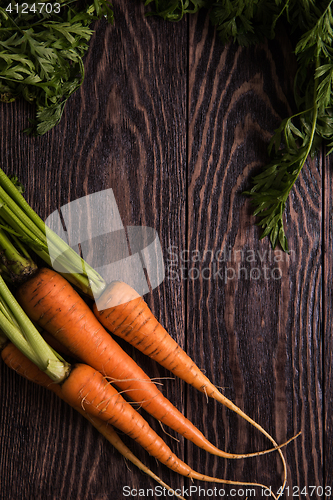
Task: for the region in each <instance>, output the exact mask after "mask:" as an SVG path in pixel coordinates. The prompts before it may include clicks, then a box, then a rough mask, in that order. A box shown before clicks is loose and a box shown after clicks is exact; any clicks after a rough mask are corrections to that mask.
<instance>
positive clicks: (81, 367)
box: [0, 170, 286, 498]
mask: <svg viewBox="0 0 333 500" xmlns="http://www.w3.org/2000/svg"><path fill="white" fill-rule="evenodd" d="M0 218H1V219H2V221H3V223H2V227H3V228H4V232H5V233H7V234H5V235H4V241H6V242H7V243H6V244H2V243H1V240H0V245H1V246H2V248H3V252H4V253H3V255H4V256H5V258H6V256H7V262H9V261H11V262H12V259H11V260H10V259H9V256H10V255H11V256H12V253H10V252H13V250H12V248H11V247H12V246H13V247H14V248H15V247H17V244H16V243H17V241H16V240H18V241H19V242H20V243H19V244H20V250H21V246H23V243H22V242H24V245H28V246H29V247H30V249H32V250H33V251H34V252H35V253H37V254H38V255H39V257H41V258H42V259H44V261H45V262H46V263H47V264H49V265H50V263H51V259H50V251H52V246H53V247H54V248H57V249H58V250H59V249H60V251H61V252H62V255H63V257H62V261H61V263H62V266H63V268H64V276H66V278H68V279H70V280H71V281H72V283H74V284H75V285H76V286H77V287H79V290H81V291H82V292H83V293H85V294H90V295H91V296H94V297H96V296H99V299H98V302H97V304H95V305H94V308H93V311H92V310H91V309H90V308H89V307H88V305H87V304H86V302H85V300H84V299H83V298H82V297H81V296H80V295H79V293H78V292H77V291H75V290H74V288H73V287H72V286H71V284H70V283H69V282H68V281H67V279H65V278H64V277H63V276H61V275H60V274H59V273H56V272H55V271H54V270H52V269H50V268H47V267H45V268H40V269H38V270H36V269H35V268H34V266H33V265H32V264H31V259H30V256H29V255H28V254H27V252H26V251H24V252H25V253H24V258H26V259H27V260H28V267H29V269H31V268H32V271H31V272H29V273H27V274H28V275H29V277H28V278H27V279H26V280H25V281H24V282H23V284H21V285H19V287H18V288H17V292H16V299H17V300H16V299H14V297H13V296H12V295H11V292H10V290H9V288H8V287H7V285H6V283H5V281H4V280H3V279H2V278H1V276H0V297H1V299H2V300H1V304H2V305H1V306H0V328H1V330H2V331H3V332H4V333H5V335H6V336H7V337H8V338H9V339H10V341H11V343H10V344H7V345H6V346H5V347H4V348H3V349H2V359H3V360H4V361H5V362H6V363H7V364H8V366H10V367H12V368H14V369H15V370H16V371H18V372H19V373H21V374H22V375H23V376H26V377H28V378H30V379H32V380H34V381H35V382H36V383H39V384H40V385H43V386H46V387H48V388H50V389H52V390H54V391H55V392H56V393H57V394H58V396H60V397H61V398H63V399H64V400H65V401H66V402H67V403H69V404H70V405H71V406H73V407H74V408H76V409H77V410H79V411H80V412H81V413H82V412H84V415H85V416H86V417H87V418H88V419H89V420H90V421H91V422H92V423H93V425H95V426H96V427H97V428H98V429H99V430H100V432H102V433H103V434H104V435H106V437H107V439H109V440H110V442H112V443H113V444H114V445H115V446H116V447H117V446H118V449H120V451H121V453H124V454H126V456H128V457H129V458H130V460H132V462H133V463H136V465H138V466H139V467H140V468H141V469H142V470H144V469H143V468H144V466H143V464H142V463H141V462H139V461H137V459H135V457H134V456H133V455H132V454H131V453H130V451H129V450H128V449H125V448H124V445H123V444H121V445H119V443H120V440H119V437H117V434H116V433H115V431H113V430H112V428H113V427H116V428H117V429H119V430H121V431H122V432H124V433H126V434H127V435H129V436H130V437H131V438H133V439H134V440H135V441H136V442H137V443H139V444H140V445H141V446H142V447H143V448H144V449H145V450H146V451H148V453H149V454H151V455H152V456H154V457H155V458H156V459H158V460H159V461H160V462H161V463H163V464H164V465H166V466H168V467H169V468H170V469H172V470H173V471H175V472H177V473H179V474H181V475H183V476H187V477H189V478H192V479H197V480H202V481H207V482H212V481H213V482H218V483H228V484H248V485H257V486H261V487H262V488H266V486H264V485H259V484H258V483H246V482H236V481H229V480H227V479H219V478H214V477H209V476H206V475H204V474H201V473H199V472H196V471H194V470H192V469H191V468H190V467H189V466H188V465H187V464H186V463H184V462H183V461H181V460H180V459H179V458H178V457H177V456H176V455H175V454H174V453H173V452H172V450H171V449H170V448H169V447H168V446H167V445H166V443H165V442H164V441H163V440H162V439H161V437H160V436H159V435H158V434H157V433H156V432H154V431H153V430H152V429H151V428H150V426H149V425H148V423H147V422H146V420H144V418H143V417H142V416H141V414H140V413H138V412H137V411H136V410H135V409H134V408H133V406H132V405H131V404H130V403H129V401H127V400H125V399H124V397H123V396H122V394H121V393H124V394H126V396H127V397H128V398H129V399H130V400H132V401H134V402H137V403H139V404H140V406H141V407H143V408H144V409H145V410H146V411H147V412H148V413H150V414H151V415H152V416H153V417H155V418H156V419H157V420H159V421H160V422H162V423H163V424H165V425H167V426H169V427H170V428H172V429H174V430H175V431H176V432H178V433H180V434H181V435H183V436H184V437H185V438H187V439H189V440H191V441H192V442H193V443H194V444H196V445H197V446H199V447H201V448H202V449H204V450H206V451H207V452H209V453H212V454H215V455H217V456H220V457H224V458H232V459H236V458H244V457H247V456H255V455H259V454H263V453H268V452H271V451H274V450H276V451H277V452H278V453H279V454H280V457H281V460H282V463H283V474H284V478H283V487H282V490H283V488H284V486H285V484H286V462H285V459H284V456H283V454H282V451H281V446H280V447H279V446H278V444H277V443H276V442H275V440H274V439H273V438H272V437H271V436H270V435H269V434H268V433H267V432H266V431H265V430H264V429H263V428H262V427H261V426H260V425H259V424H258V423H256V422H255V421H254V420H252V419H251V418H250V417H249V416H247V415H246V414H245V413H244V412H243V411H241V410H240V409H239V408H238V407H237V406H235V405H234V404H233V403H232V402H231V401H230V400H228V399H227V398H226V397H225V396H223V394H221V392H220V391H218V390H217V388H216V387H215V386H214V385H213V384H212V383H211V382H210V381H209V380H208V378H207V377H206V376H205V375H204V374H203V373H202V372H201V371H200V370H199V368H198V367H197V366H196V365H195V363H194V362H193V361H192V360H191V359H190V358H189V356H187V354H186V353H185V352H184V351H183V350H182V349H181V348H180V346H179V345H178V344H177V343H176V342H175V341H174V340H173V339H172V338H171V337H170V335H169V334H168V333H167V332H166V331H165V330H164V328H163V327H162V326H161V325H160V324H159V323H158V321H157V319H156V318H155V317H154V316H153V315H152V313H151V311H150V310H149V308H148V306H147V304H146V303H145V302H144V301H143V299H142V297H140V296H139V295H138V294H137V293H136V292H135V291H134V290H133V289H131V288H130V287H129V286H128V285H126V284H124V283H119V282H115V283H112V284H110V285H108V286H106V284H105V283H104V281H103V279H102V278H101V277H100V276H99V275H98V273H96V271H94V270H93V269H91V268H90V267H89V266H88V265H87V264H86V263H85V262H81V261H80V260H82V259H81V258H80V257H79V256H78V255H77V254H76V253H75V252H74V251H72V250H71V249H70V248H69V247H68V246H67V245H66V243H65V242H63V241H62V240H61V239H60V238H59V237H58V236H57V235H56V234H54V233H52V232H50V231H49V230H48V231H47V238H46V228H45V225H44V222H43V221H42V220H41V219H40V218H39V217H38V216H37V214H36V213H35V212H34V211H33V210H32V209H31V207H30V206H29V205H28V204H27V202H26V201H25V199H24V198H23V196H22V195H21V194H20V193H19V192H18V190H17V189H16V187H15V185H14V184H13V183H12V182H11V180H10V179H9V178H8V177H7V176H6V175H5V174H4V172H2V171H1V170H0ZM13 237H14V238H15V241H13V240H12V238H13ZM50 245H51V248H50ZM24 248H25V247H24ZM61 252H60V253H61ZM58 254H59V252H58ZM4 263H5V261H4ZM82 264H83V266H82ZM80 269H85V270H86V274H85V275H84V274H82V273H80V272H78V270H80ZM15 273H16V271H14V274H15ZM18 274H19V275H21V274H22V271H20V270H19V272H18ZM6 276H7V279H8V280H9V281H11V282H13V281H16V278H15V279H14V278H13V271H11V272H9V273H8V274H7V275H6ZM15 276H16V274H15ZM36 324H37V325H39V327H41V328H42V329H44V330H45V331H47V332H48V333H49V334H51V335H52V336H53V337H54V338H55V339H56V340H57V341H58V342H59V343H60V344H58V345H61V346H64V347H65V348H67V349H68V350H69V351H70V353H71V354H72V355H73V356H74V357H75V358H76V359H78V360H79V361H78V362H77V363H76V364H74V365H70V364H69V363H67V362H66V361H65V360H64V359H63V358H62V356H61V355H59V354H58V352H56V351H55V350H54V349H52V348H51V347H50V345H49V344H48V343H47V342H46V341H45V340H44V339H43V338H42V336H41V335H40V333H39V331H38V330H37V328H36V326H35V325H36ZM102 324H103V325H104V326H105V327H106V329H107V330H110V331H111V332H113V333H115V334H116V335H119V336H121V337H122V338H124V339H125V340H127V341H128V342H130V343H131V344H132V345H134V346H135V347H137V348H138V349H140V350H141V351H142V352H144V353H145V354H147V355H148V356H150V357H152V358H153V359H155V360H156V361H157V362H158V363H160V364H161V365H163V366H164V367H166V368H167V369H168V370H170V371H171V372H172V373H173V374H175V375H176V376H177V377H180V378H182V379H183V380H185V381H186V382H187V383H189V384H191V385H192V386H193V387H195V388H196V389H198V390H200V391H201V392H204V393H205V394H207V395H208V396H209V397H212V398H214V399H215V400H217V401H219V402H221V403H222V404H223V405H225V406H227V407H228V408H229V409H231V410H233V411H234V412H236V413H237V414H238V415H240V416H241V417H242V418H244V419H246V420H247V421H248V422H249V423H251V424H252V425H253V426H255V427H256V428H257V429H258V430H259V431H260V432H262V433H263V434H264V435H265V436H266V437H267V438H268V439H269V440H270V442H271V443H272V445H273V448H271V449H269V450H264V451H260V452H255V453H251V454H235V453H227V452H225V451H223V450H220V449H219V448H217V447H216V446H214V445H213V444H212V443H210V442H209V441H208V440H207V439H206V438H205V437H204V436H203V434H202V433H201V432H200V431H199V430H198V429H197V428H196V427H195V426H194V425H193V424H192V423H191V422H190V421H189V420H188V419H187V418H186V417H185V416H184V415H182V414H181V413H180V412H179V411H178V410H177V409H176V408H175V407H174V406H173V405H172V403H171V402H170V401H168V400H167V399H166V398H165V397H164V396H163V395H162V393H161V392H160V391H159V389H158V388H157V386H156V385H155V384H154V383H153V381H152V380H151V379H150V378H149V377H148V376H147V375H146V374H145V372H144V371H143V370H142V369H141V368H140V367H139V366H138V365H137V364H136V363H135V362H134V360H133V359H132V358H131V357H130V356H128V355H127V354H126V353H125V352H124V351H123V350H122V349H121V348H120V346H119V345H118V344H117V342H115V341H114V340H113V338H112V337H111V336H110V334H109V333H108V331H107V330H106V329H105V328H104V327H103V326H102ZM119 391H120V392H119ZM110 426H112V427H110ZM284 444H286V443H284ZM135 460H136V462H135ZM146 472H148V473H149V474H150V475H152V474H153V473H152V472H151V471H149V469H147V468H146ZM155 479H156V477H155ZM157 480H159V478H157ZM159 481H160V480H159ZM271 494H272V496H273V497H274V498H277V497H276V496H275V495H274V494H273V493H271ZM280 495H281V494H279V495H278V497H279V496H280Z"/></svg>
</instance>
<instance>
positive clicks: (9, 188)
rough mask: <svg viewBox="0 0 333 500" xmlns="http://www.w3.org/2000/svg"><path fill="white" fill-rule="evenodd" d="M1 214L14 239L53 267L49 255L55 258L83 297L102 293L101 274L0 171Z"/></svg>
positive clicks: (102, 281)
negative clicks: (51, 227) (56, 231)
mask: <svg viewBox="0 0 333 500" xmlns="http://www.w3.org/2000/svg"><path fill="white" fill-rule="evenodd" d="M0 213H1V215H2V217H3V219H4V220H5V221H6V223H7V224H9V226H10V227H11V228H13V229H14V231H15V232H16V234H17V236H18V237H20V238H22V239H23V241H24V243H25V244H27V245H28V246H29V247H31V248H32V249H33V250H34V251H35V252H36V254H37V255H39V256H40V257H41V258H42V259H43V260H44V261H45V262H46V263H47V264H49V265H52V262H51V258H50V255H51V256H52V255H53V256H55V255H56V256H57V260H58V261H59V264H60V265H61V266H62V267H63V269H64V271H63V273H64V274H66V278H67V279H68V280H69V281H71V282H72V283H74V284H75V285H76V286H79V287H80V288H81V290H82V291H83V292H84V293H85V294H88V295H90V296H91V297H96V296H99V295H100V294H101V293H102V291H103V290H104V288H105V286H106V284H105V281H104V280H103V278H102V277H101V276H100V274H99V273H98V272H97V271H95V269H93V268H92V267H91V266H89V264H87V263H86V262H85V261H84V260H83V259H82V257H81V256H80V255H78V254H77V253H76V252H75V250H73V249H72V248H71V247H70V246H69V245H68V244H67V243H66V242H65V241H64V240H63V239H62V238H60V237H59V236H58V235H57V234H56V233H55V232H54V231H52V230H51V229H50V228H48V227H47V226H46V225H45V223H44V221H43V220H42V219H41V218H40V217H39V216H38V215H37V213H36V212H35V211H34V210H33V209H32V208H31V207H30V205H29V204H28V203H27V201H26V200H25V199H24V197H23V196H22V195H21V193H20V192H19V191H18V189H17V188H16V187H15V185H14V184H13V183H12V181H11V180H10V179H9V177H7V175H6V174H5V173H4V172H3V170H1V169H0ZM58 256H59V257H58Z"/></svg>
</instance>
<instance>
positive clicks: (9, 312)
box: [0, 275, 69, 382]
mask: <svg viewBox="0 0 333 500" xmlns="http://www.w3.org/2000/svg"><path fill="white" fill-rule="evenodd" d="M0 328H1V330H2V332H3V333H5V334H6V336H7V337H8V338H9V339H10V340H11V341H12V342H13V344H15V345H16V347H18V349H20V351H22V352H23V353H24V354H25V356H26V357H27V358H29V359H30V360H31V361H32V362H33V363H35V364H36V365H37V366H38V368H40V369H41V370H42V371H44V372H45V373H46V374H47V375H48V376H49V377H50V378H51V379H52V380H53V381H55V382H61V381H62V380H64V379H65V378H66V377H67V375H68V370H69V365H68V363H66V362H65V361H64V360H63V358H62V357H61V356H60V355H59V354H58V353H56V352H55V351H54V350H53V349H52V348H51V347H50V346H49V345H48V344H47V343H46V342H45V340H44V339H43V337H42V336H41V334H40V333H39V331H38V330H37V328H36V327H35V325H34V324H33V323H32V321H31V320H30V319H29V318H28V316H27V315H26V314H25V312H24V311H23V309H22V308H21V306H20V305H19V304H18V302H17V301H16V299H15V298H14V296H13V295H12V293H11V291H10V290H9V288H8V286H7V285H6V283H5V281H4V279H3V277H2V276H1V275H0Z"/></svg>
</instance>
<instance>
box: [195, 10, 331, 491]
mask: <svg viewBox="0 0 333 500" xmlns="http://www.w3.org/2000/svg"><path fill="white" fill-rule="evenodd" d="M189 63H190V73H189V82H190V83H189V141H190V143H189V177H188V179H189V180H188V183H189V197H188V206H189V233H188V240H189V249H190V255H193V256H195V257H193V260H195V258H197V255H198V254H199V255H201V256H204V255H206V257H201V259H200V257H199V262H191V263H190V264H189V266H192V275H190V276H189V277H188V281H187V286H188V300H187V304H188V328H187V330H188V341H187V345H188V351H189V353H190V354H191V355H192V357H194V358H195V359H196V360H197V361H198V360H199V364H200V365H201V366H203V367H204V368H205V370H206V373H207V374H208V376H210V377H212V379H213V381H214V382H215V383H216V384H217V385H219V386H223V387H224V392H225V394H226V395H227V396H228V397H229V398H230V399H232V400H233V401H234V402H235V403H236V404H238V405H239V406H240V407H241V408H242V409H244V410H245V412H247V413H248V414H249V415H250V416H251V417H252V418H254V419H255V420H256V421H258V422H259V423H261V424H262V425H263V426H264V427H265V428H266V430H268V431H269V432H270V433H271V434H272V435H273V436H274V437H275V439H276V440H277V441H278V442H284V441H285V440H286V439H288V438H290V437H291V436H293V435H295V434H296V433H297V432H298V431H300V430H302V433H303V434H302V437H300V438H298V439H297V441H296V442H295V443H292V444H290V445H289V446H288V448H287V450H286V457H287V459H288V474H289V478H288V486H289V493H288V490H287V491H286V495H285V497H286V498H289V497H290V498H292V493H293V490H292V488H293V487H295V488H296V487H299V488H300V489H302V488H304V487H306V488H309V486H322V484H323V476H322V468H321V464H322V445H323V443H322V418H321V411H322V402H321V383H322V372H321V334H320V315H321V259H322V253H321V165H320V163H318V164H317V163H316V162H315V161H313V162H309V163H308V164H307V165H306V166H305V167H304V171H303V173H302V176H301V178H300V179H299V181H298V182H297V185H296V186H295V189H294V190H293V193H292V195H291V197H290V200H289V202H288V207H287V214H286V223H287V236H288V239H289V244H290V248H291V255H290V256H289V257H288V256H287V255H283V254H282V252H280V251H275V252H273V251H271V249H270V246H269V243H268V242H267V241H263V242H262V243H259V242H258V237H259V235H260V232H259V230H258V229H257V228H256V227H255V226H254V219H253V218H252V216H251V210H250V207H249V202H248V200H247V199H246V198H245V197H244V196H242V194H241V193H242V191H243V190H244V189H245V188H248V187H249V186H250V184H249V178H250V176H251V175H252V174H253V173H254V172H256V171H258V169H259V167H260V166H261V165H263V164H264V162H265V161H266V160H267V145H268V141H269V138H270V137H271V134H272V132H273V131H274V128H276V127H277V125H278V124H279V123H280V120H281V119H282V118H284V117H286V116H289V115H290V113H291V111H292V109H293V107H294V104H293V99H292V83H293V75H294V74H295V68H296V67H295V60H294V57H293V55H292V49H291V45H290V42H288V37H286V35H283V34H281V36H280V37H278V38H277V39H276V40H275V41H273V42H269V43H265V44H262V45H259V46H257V47H255V48H245V49H242V48H239V47H237V46H235V45H233V44H229V45H228V46H226V47H224V46H222V44H221V43H220V42H219V40H218V39H217V38H216V34H215V33H214V32H213V30H212V28H211V27H210V26H209V24H208V20H207V18H206V19H205V18H204V17H202V16H198V17H197V18H196V19H195V18H192V20H191V24H190V60H189ZM205 252H206V254H205ZM223 256H225V257H224V258H223ZM217 271H219V272H217ZM195 278H197V279H195ZM188 401H189V403H188V410H189V415H190V418H192V419H193V420H194V421H195V423H196V424H198V425H199V424H200V423H201V424H202V422H204V430H205V432H206V433H208V435H209V437H210V438H211V439H212V440H213V442H217V443H218V444H219V445H220V446H222V445H223V446H225V447H226V448H227V449H228V450H230V451H231V450H232V451H234V452H236V451H237V452H250V451H254V450H259V449H262V448H263V447H265V446H266V445H267V442H266V441H265V440H264V439H262V438H261V436H258V432H257V431H255V430H253V429H252V428H250V427H249V425H248V424H246V423H244V422H243V421H241V420H240V418H238V417H236V416H235V415H234V414H231V413H230V412H228V411H222V409H221V408H220V407H219V406H218V405H214V404H212V403H209V405H207V407H206V405H204V404H203V400H202V398H200V397H199V396H197V395H196V394H194V393H193V391H189V395H188ZM189 457H191V460H192V463H197V462H198V461H199V457H200V463H204V464H205V466H206V468H207V467H209V469H210V470H211V471H212V472H213V473H215V474H218V475H220V476H221V475H222V476H224V477H227V478H228V479H234V480H247V481H254V480H258V481H260V482H263V483H264V484H267V485H268V486H272V489H273V491H277V489H278V487H279V484H280V481H281V478H280V476H279V475H280V474H281V462H279V460H278V459H277V458H276V457H275V456H265V457H261V458H258V459H251V460H246V461H241V462H238V461H237V463H235V462H234V463H228V464H222V465H221V463H220V461H218V460H217V459H213V458H210V459H208V458H207V459H206V461H205V460H204V458H203V456H202V454H200V453H199V452H198V451H196V450H194V449H193V450H191V451H190V453H189ZM295 491H296V490H295ZM308 491H309V490H308ZM317 498H320V494H317Z"/></svg>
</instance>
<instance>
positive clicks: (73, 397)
mask: <svg viewBox="0 0 333 500" xmlns="http://www.w3.org/2000/svg"><path fill="white" fill-rule="evenodd" d="M11 346H12V344H9V345H7V346H6V347H5V348H4V349H3V350H2V353H1V356H2V359H3V360H4V361H5V363H6V364H7V365H8V366H10V367H12V368H14V369H16V370H17V371H18V370H20V371H21V372H22V373H23V374H24V376H25V377H26V378H29V379H33V380H36V379H39V374H38V375H36V370H35V366H34V365H33V363H32V366H31V365H30V366H29V365H28V364H26V363H25V362H24V363H23V362H22V358H21V356H20V358H19V360H18V361H17V360H16V358H15V356H16V355H18V354H19V353H20V351H19V350H18V349H16V348H14V349H13V348H11ZM8 351H9V352H8ZM29 363H30V362H29ZM20 365H21V367H20ZM22 365H23V366H22ZM31 369H33V372H32V374H29V372H30V370H31ZM41 374H42V376H43V378H42V379H41V380H42V385H44V384H45V378H44V374H43V373H42V372H41ZM49 380H50V379H49ZM47 387H49V388H52V381H51V380H50V382H49V383H48V385H47ZM57 387H58V389H54V388H53V390H55V392H56V393H57V394H58V395H59V396H60V397H61V398H62V399H64V401H66V402H67V403H68V404H70V405H71V406H73V408H75V409H78V408H80V407H81V409H82V410H83V411H84V412H86V413H87V414H88V415H89V416H90V417H92V419H93V420H92V421H94V419H98V420H97V422H98V421H100V420H102V421H103V422H106V423H108V424H111V425H114V426H115V427H117V428H118V429H120V430H122V431H123V432H125V433H126V434H127V435H128V436H130V437H131V438H132V439H134V440H135V441H136V442H137V443H139V444H140V445H141V446H142V447H143V448H144V449H145V450H146V451H148V453H149V454H150V455H152V456H153V457H155V458H156V459H157V460H159V461H160V462H161V463H163V464H164V465H166V466H167V467H169V468H170V469H171V470H173V471H174V472H176V473H178V474H180V475H183V476H185V477H188V478H191V479H196V480H199V481H206V482H214V483H223V484H232V485H247V486H259V487H261V488H264V489H265V490H268V491H269V492H270V493H271V495H272V496H273V498H276V496H275V495H274V494H273V493H272V492H271V490H270V489H269V488H267V486H265V485H262V484H259V483H254V482H239V481H230V480H226V479H219V478H214V477H211V476H206V475H205V474H201V473H199V472H196V471H195V470H193V469H191V468H190V467H189V466H188V465H187V464H186V463H185V462H183V461H182V460H180V459H179V458H178V457H177V456H176V455H175V454H174V453H173V452H172V451H171V449H170V448H169V447H168V446H167V445H166V444H165V442H164V441H163V440H162V439H161V438H160V436H158V435H157V434H156V433H155V432H154V431H153V430H152V429H151V428H150V427H149V425H148V423H147V422H146V421H145V420H144V418H143V417H142V416H141V415H140V414H139V413H138V412H137V411H136V410H134V409H133V408H132V406H131V405H130V404H129V403H127V402H126V401H125V400H124V399H123V397H122V396H121V395H120V394H119V393H118V392H117V391H116V389H115V388H114V387H113V386H112V385H111V384H110V382H109V381H108V380H107V379H106V378H105V377H104V376H103V375H102V374H101V373H100V372H98V371H96V370H95V369H94V368H92V367H91V366H89V365H85V364H76V365H74V366H73V367H72V370H71V373H70V375H69V376H68V377H67V378H66V380H65V381H64V382H63V383H62V384H61V385H60V384H58V385H57Z"/></svg>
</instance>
